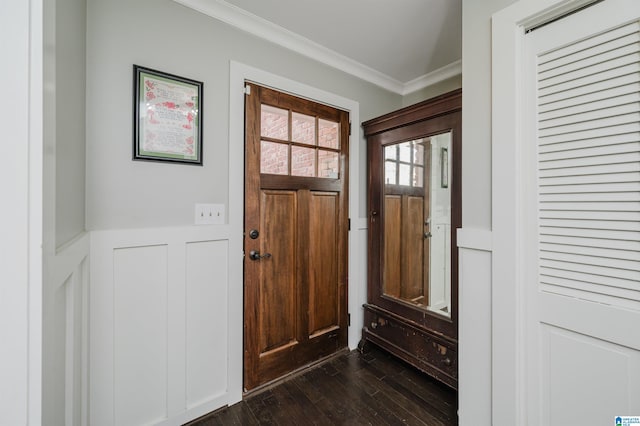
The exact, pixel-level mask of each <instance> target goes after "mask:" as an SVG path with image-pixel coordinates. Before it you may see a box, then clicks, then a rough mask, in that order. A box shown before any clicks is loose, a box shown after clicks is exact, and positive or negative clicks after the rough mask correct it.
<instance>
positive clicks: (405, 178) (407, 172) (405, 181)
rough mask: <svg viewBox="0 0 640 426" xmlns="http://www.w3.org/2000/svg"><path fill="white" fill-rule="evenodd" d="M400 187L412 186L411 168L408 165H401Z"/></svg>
mask: <svg viewBox="0 0 640 426" xmlns="http://www.w3.org/2000/svg"><path fill="white" fill-rule="evenodd" d="M398 179H399V180H400V182H399V184H400V185H405V186H409V185H411V166H409V165H408V164H400V173H399V175H398Z"/></svg>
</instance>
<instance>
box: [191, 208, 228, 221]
mask: <svg viewBox="0 0 640 426" xmlns="http://www.w3.org/2000/svg"><path fill="white" fill-rule="evenodd" d="M195 224H196V225H222V224H224V204H196V208H195Z"/></svg>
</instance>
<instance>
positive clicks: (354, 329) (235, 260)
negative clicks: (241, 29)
mask: <svg viewBox="0 0 640 426" xmlns="http://www.w3.org/2000/svg"><path fill="white" fill-rule="evenodd" d="M229 74H230V82H229V334H228V336H229V358H228V359H229V366H228V368H229V376H228V383H229V389H228V391H229V404H230V405H231V404H233V403H235V402H237V401H240V400H241V399H242V360H243V351H242V344H243V309H244V308H243V302H242V301H243V298H242V289H243V265H242V261H243V259H242V234H243V216H244V199H243V197H244V97H245V96H246V95H245V93H244V85H245V81H254V82H256V83H260V84H262V85H265V86H268V87H272V88H274V89H277V90H280V91H284V92H287V93H292V94H295V95H297V96H302V97H305V98H307V99H312V100H314V101H317V102H321V103H324V104H327V105H332V106H335V107H337V108H340V109H343V110H347V111H349V119H350V120H351V122H353V123H359V122H360V105H359V104H358V102H356V101H353V100H350V99H347V98H343V97H341V96H338V95H335V94H333V93H329V92H325V91H323V90H320V89H316V88H314V87H311V86H308V85H306V84H303V83H300V82H297V81H293V80H289V79H286V78H284V77H280V76H278V75H275V74H271V73H269V72H266V71H263V70H260V69H257V68H253V67H250V66H248V65H244V64H241V63H238V62H234V61H231V63H230V73H229ZM360 141H361V137H360V132H359V131H353V132H352V134H351V136H350V140H349V215H350V216H356V215H357V214H358V211H359V209H358V197H357V194H358V192H359V191H358V189H359V188H360V180H359V176H360V173H359V164H360V161H359V159H360V152H359V151H360V145H361V144H360ZM358 223H360V222H358ZM363 249H364V248H361V247H359V242H358V233H357V232H354V231H353V227H352V232H350V233H349V277H348V282H349V295H348V299H349V306H348V308H349V312H351V313H353V314H354V315H355V313H356V312H359V311H360V310H361V306H362V304H363V303H364V300H363V297H366V291H365V290H364V287H365V283H364V281H363V277H362V274H361V273H360V272H361V271H360V268H358V263H357V259H358V252H359V251H360V250H363ZM360 327H361V324H359V323H358V322H357V321H355V320H354V318H353V315H352V322H351V327H349V347H350V348H352V349H353V348H355V347H356V346H357V343H358V340H359V339H360Z"/></svg>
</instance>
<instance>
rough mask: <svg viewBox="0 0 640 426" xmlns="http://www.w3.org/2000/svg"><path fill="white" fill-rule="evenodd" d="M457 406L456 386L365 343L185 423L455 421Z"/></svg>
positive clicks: (441, 425) (429, 425) (423, 424)
mask: <svg viewBox="0 0 640 426" xmlns="http://www.w3.org/2000/svg"><path fill="white" fill-rule="evenodd" d="M456 410H457V394H456V392H455V391H453V390H451V389H449V388H448V387H446V386H444V385H442V384H440V383H438V382H436V381H434V380H433V379H432V378H430V377H429V376H427V375H425V374H423V373H422V372H420V371H418V370H416V369H414V368H413V367H411V366H410V365H408V364H406V363H405V362H403V361H401V360H399V359H397V358H395V357H393V356H392V355H390V354H388V353H387V352H384V351H382V350H380V349H379V348H377V347H375V346H373V345H368V346H367V348H366V350H365V351H364V353H361V352H358V351H353V352H349V353H346V354H344V355H341V356H339V357H336V358H333V359H331V360H329V361H327V362H325V363H324V364H320V365H318V366H316V367H314V368H312V369H310V370H308V371H306V372H305V373H303V374H300V375H298V376H295V377H292V378H290V379H287V380H285V381H283V382H282V383H280V384H278V385H276V386H274V387H272V388H270V389H267V390H264V391H261V392H260V393H256V394H254V395H251V394H250V395H248V396H246V398H245V399H244V401H242V402H240V403H238V404H235V405H233V406H231V407H227V408H225V409H221V410H217V411H215V412H213V413H211V414H209V415H206V416H204V417H202V418H200V419H198V420H196V421H193V422H191V423H189V424H188V426H219V425H223V426H228V425H242V426H245V425H247V426H254V425H278V426H288V425H302V426H310V425H318V426H325V425H326V426H330V425H349V426H352V425H355V426H358V425H375V426H384V425H392V426H395V425H415V426H454V425H457V424H458V420H457V413H456Z"/></svg>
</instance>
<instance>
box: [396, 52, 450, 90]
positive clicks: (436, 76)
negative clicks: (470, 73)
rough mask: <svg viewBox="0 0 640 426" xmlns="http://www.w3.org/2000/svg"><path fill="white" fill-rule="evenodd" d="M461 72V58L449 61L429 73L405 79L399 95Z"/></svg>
mask: <svg viewBox="0 0 640 426" xmlns="http://www.w3.org/2000/svg"><path fill="white" fill-rule="evenodd" d="M461 74H462V60H457V61H455V62H452V63H450V64H449V65H445V66H444V67H442V68H438V69H437V70H434V71H431V72H430V73H427V74H425V75H422V76H420V77H418V78H414V79H413V80H411V81H407V82H406V83H404V87H403V90H402V93H401V95H403V96H404V95H408V94H409V93H413V92H416V91H418V90H420V89H424V88H425V87H428V86H431V85H433V84H436V83H440V82H441V81H444V80H446V79H448V78H451V77H456V76H458V75H461Z"/></svg>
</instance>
